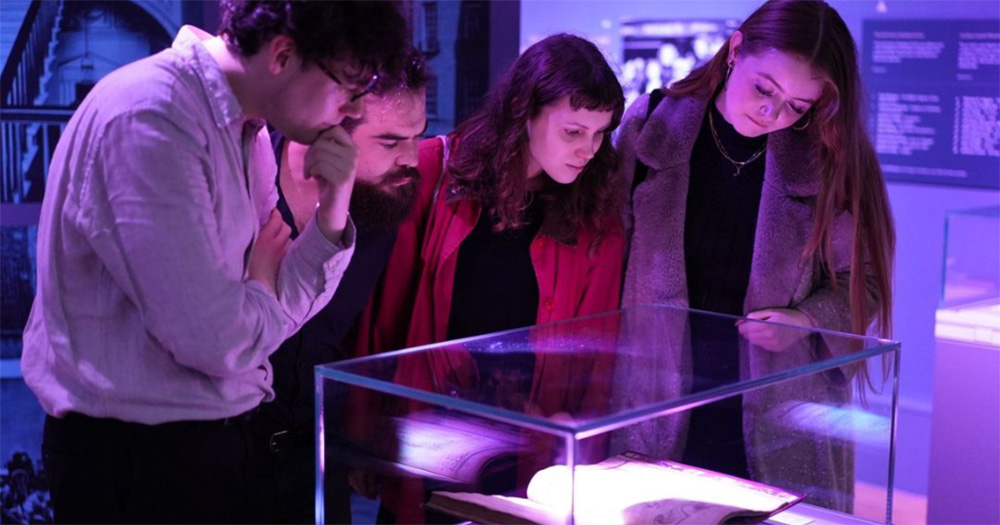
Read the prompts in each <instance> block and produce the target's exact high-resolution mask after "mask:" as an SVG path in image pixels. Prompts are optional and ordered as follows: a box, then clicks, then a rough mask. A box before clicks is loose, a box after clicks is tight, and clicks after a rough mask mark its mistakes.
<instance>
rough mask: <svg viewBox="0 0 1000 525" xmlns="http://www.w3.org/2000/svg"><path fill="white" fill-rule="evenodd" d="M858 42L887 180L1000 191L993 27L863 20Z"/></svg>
mask: <svg viewBox="0 0 1000 525" xmlns="http://www.w3.org/2000/svg"><path fill="white" fill-rule="evenodd" d="M863 35H864V36H863V38H864V41H863V45H862V49H863V50H864V55H863V58H862V68H863V72H862V75H864V82H865V86H866V87H867V89H868V97H869V102H870V105H871V107H870V108H869V117H870V123H869V126H870V130H871V133H872V138H873V140H874V142H875V148H876V150H877V151H878V155H879V159H880V160H881V161H882V169H883V170H884V172H885V176H886V178H887V179H889V180H895V181H903V182H920V183H930V184H945V185H952V186H972V187H982V188H1000V20H866V21H865V22H864V31H863Z"/></svg>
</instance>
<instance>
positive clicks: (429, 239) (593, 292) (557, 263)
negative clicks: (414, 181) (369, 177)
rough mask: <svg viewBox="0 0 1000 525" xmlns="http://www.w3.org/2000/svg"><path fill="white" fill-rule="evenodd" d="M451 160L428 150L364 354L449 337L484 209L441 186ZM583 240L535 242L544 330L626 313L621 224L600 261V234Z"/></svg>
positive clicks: (365, 320)
mask: <svg viewBox="0 0 1000 525" xmlns="http://www.w3.org/2000/svg"><path fill="white" fill-rule="evenodd" d="M443 159H444V143H443V141H442V140H441V139H440V138H433V139H428V140H424V141H423V142H421V143H420V156H419V165H418V169H419V171H420V176H421V187H420V191H419V195H418V201H417V205H416V209H415V210H414V212H413V214H412V215H411V216H410V218H409V219H408V220H407V221H406V222H404V223H403V225H402V226H400V229H399V236H398V238H397V240H396V245H395V247H394V248H393V251H392V253H391V255H390V256H389V261H388V263H387V265H386V269H385V271H384V273H383V278H382V281H380V284H379V286H378V288H376V290H375V291H374V292H373V294H372V298H371V301H370V302H369V305H368V307H367V308H366V310H365V312H364V314H363V316H362V319H361V326H360V331H359V341H358V343H359V345H358V350H359V355H368V354H371V353H381V352H385V351H389V350H396V349H399V348H406V347H412V346H417V345H423V344H428V343H434V342H438V341H443V340H445V339H446V338H447V334H448V319H449V315H450V313H451V300H452V295H453V287H454V283H455V267H456V263H457V262H458V251H459V247H460V246H461V244H462V242H463V241H464V240H465V238H466V237H468V235H469V234H470V233H471V232H472V230H473V228H475V225H476V222H477V221H478V220H479V214H480V211H481V206H480V204H479V203H478V202H476V201H474V200H471V199H456V198H449V188H450V185H449V184H448V182H449V181H447V180H445V181H440V178H441V172H442V165H443ZM435 192H436V193H437V198H436V199H435V198H434V194H435ZM577 237H578V239H577V243H576V244H575V245H572V246H571V245H567V244H563V243H561V242H558V241H555V240H553V239H551V238H549V237H547V236H545V235H544V234H538V235H537V236H536V237H535V239H534V240H533V241H532V243H531V260H532V263H533V265H534V267H535V276H536V277H537V279H538V292H539V293H538V296H539V303H538V317H537V319H536V320H537V323H538V324H543V323H549V322H552V321H560V320H564V319H571V318H574V317H580V316H585V315H590V314H595V313H600V312H606V311H609V310H616V309H617V308H618V304H619V297H620V294H621V279H622V267H623V262H624V237H623V234H622V229H621V225H620V223H619V222H618V221H617V220H615V221H614V222H613V226H612V228H611V231H609V232H607V233H606V234H605V236H604V238H603V239H602V240H601V242H600V245H599V246H598V248H597V250H596V252H595V253H593V254H590V253H588V248H589V246H590V244H591V241H592V240H593V238H594V236H593V234H592V233H590V232H580V233H579V234H578V235H577ZM501 277H502V276H496V278H501ZM376 313H377V318H376V317H375V315H376ZM404 328H406V330H404Z"/></svg>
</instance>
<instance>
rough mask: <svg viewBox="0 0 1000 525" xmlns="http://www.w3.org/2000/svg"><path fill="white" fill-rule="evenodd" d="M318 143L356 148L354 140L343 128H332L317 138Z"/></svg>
mask: <svg viewBox="0 0 1000 525" xmlns="http://www.w3.org/2000/svg"><path fill="white" fill-rule="evenodd" d="M316 142H333V143H334V144H338V145H340V146H344V147H351V148H353V147H354V139H352V138H351V136H350V135H349V134H348V133H347V130H345V129H344V128H343V127H342V126H332V127H330V128H328V129H326V130H325V131H323V133H320V134H319V136H318V137H316Z"/></svg>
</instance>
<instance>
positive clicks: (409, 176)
mask: <svg viewBox="0 0 1000 525" xmlns="http://www.w3.org/2000/svg"><path fill="white" fill-rule="evenodd" d="M404 180H405V181H406V183H405V184H403V185H401V186H396V183H398V182H400V181H404ZM419 183H420V172H419V171H417V169H416V168H398V169H395V170H393V171H390V172H389V173H387V174H386V175H385V176H384V177H383V178H382V180H381V181H379V182H377V183H371V182H368V181H361V180H357V181H355V182H354V191H353V192H352V193H351V218H352V219H353V220H354V224H356V225H357V226H358V227H359V228H364V229H367V230H374V231H389V230H393V229H395V228H397V227H399V225H400V224H402V222H403V221H404V220H405V219H406V217H407V216H409V215H410V211H411V210H413V205H414V203H415V202H416V197H417V186H418V185H419Z"/></svg>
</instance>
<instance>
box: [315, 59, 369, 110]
mask: <svg viewBox="0 0 1000 525" xmlns="http://www.w3.org/2000/svg"><path fill="white" fill-rule="evenodd" d="M316 65H317V66H318V67H319V70H320V71H322V72H323V73H324V74H326V76H328V77H330V80H333V81H334V82H336V83H337V85H338V86H343V87H347V83H346V82H344V81H342V80H340V78H338V77H337V75H336V74H334V72H333V71H332V70H331V69H330V67H329V66H327V65H326V64H324V63H323V62H321V61H319V60H317V61H316ZM378 78H379V77H378V73H373V74H372V77H371V78H369V79H368V82H365V83H364V85H363V86H361V87H360V88H355V89H354V90H353V91H356V93H354V94H353V95H351V102H354V101H356V100H358V99H359V98H361V97H363V96H365V95H367V94H368V93H371V92H372V89H374V88H375V84H376V83H378Z"/></svg>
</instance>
